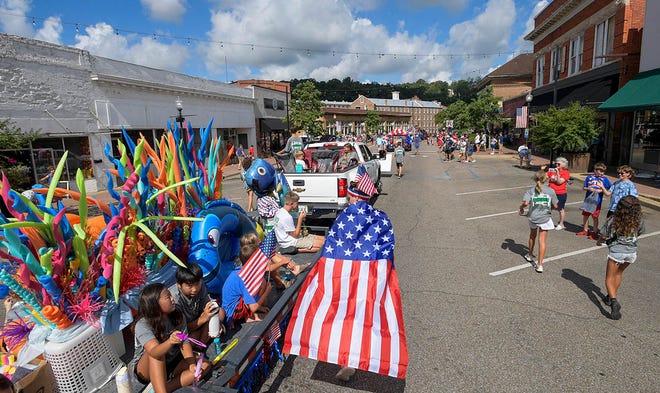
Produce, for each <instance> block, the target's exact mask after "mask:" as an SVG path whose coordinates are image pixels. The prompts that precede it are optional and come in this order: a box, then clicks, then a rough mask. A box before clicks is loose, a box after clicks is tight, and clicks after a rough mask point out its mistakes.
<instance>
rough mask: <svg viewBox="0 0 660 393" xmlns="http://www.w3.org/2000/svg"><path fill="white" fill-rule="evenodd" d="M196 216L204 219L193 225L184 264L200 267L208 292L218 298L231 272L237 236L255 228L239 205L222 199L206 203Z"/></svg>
mask: <svg viewBox="0 0 660 393" xmlns="http://www.w3.org/2000/svg"><path fill="white" fill-rule="evenodd" d="M197 217H199V218H203V219H204V220H203V221H195V222H194V223H193V226H192V229H191V231H190V249H189V252H188V261H189V262H195V263H197V264H198V265H199V267H201V268H202V272H203V273H204V283H205V284H206V289H207V290H208V291H209V293H212V294H216V295H220V294H221V293H222V286H223V285H224V283H225V280H226V279H227V277H228V276H229V274H230V273H231V272H232V270H234V261H235V260H236V258H237V257H238V253H239V251H240V239H241V236H243V235H245V234H247V233H256V232H257V229H256V227H255V224H254V222H253V221H252V220H251V219H250V217H248V215H247V214H246V213H245V211H244V210H243V209H242V208H241V207H240V206H239V205H237V204H235V203H233V202H229V201H227V200H224V199H220V200H216V201H211V202H209V203H208V204H207V206H206V208H205V209H204V210H202V211H201V212H199V214H198V215H197Z"/></svg>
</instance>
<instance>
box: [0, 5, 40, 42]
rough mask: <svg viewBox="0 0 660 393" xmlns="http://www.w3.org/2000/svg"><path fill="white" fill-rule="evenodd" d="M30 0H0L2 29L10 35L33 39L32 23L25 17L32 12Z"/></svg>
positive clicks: (0, 24)
mask: <svg viewBox="0 0 660 393" xmlns="http://www.w3.org/2000/svg"><path fill="white" fill-rule="evenodd" d="M30 6H31V3H30V1H29V0H0V28H2V31H4V32H5V33H8V34H14V35H20V36H23V37H32V34H33V29H32V21H28V20H27V18H26V17H25V15H26V14H27V13H28V11H29V10H30Z"/></svg>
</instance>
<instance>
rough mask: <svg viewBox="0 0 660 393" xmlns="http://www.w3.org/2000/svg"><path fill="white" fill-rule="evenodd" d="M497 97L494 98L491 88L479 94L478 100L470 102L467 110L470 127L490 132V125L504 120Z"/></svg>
mask: <svg viewBox="0 0 660 393" xmlns="http://www.w3.org/2000/svg"><path fill="white" fill-rule="evenodd" d="M498 101H499V100H498V98H497V97H493V88H492V87H491V86H489V87H488V89H487V90H486V91H485V92H482V93H479V94H478V95H477V99H476V100H474V101H472V102H470V104H469V105H468V108H467V112H468V119H469V124H468V127H470V128H472V129H476V130H488V125H489V124H493V123H495V122H499V121H500V120H501V118H502V113H501V112H500V104H499V102H498Z"/></svg>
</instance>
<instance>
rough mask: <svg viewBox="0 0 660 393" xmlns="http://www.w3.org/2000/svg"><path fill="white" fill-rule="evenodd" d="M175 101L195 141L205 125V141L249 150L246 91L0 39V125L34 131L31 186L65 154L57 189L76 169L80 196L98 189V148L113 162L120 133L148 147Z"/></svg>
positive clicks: (103, 164)
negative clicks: (109, 152)
mask: <svg viewBox="0 0 660 393" xmlns="http://www.w3.org/2000/svg"><path fill="white" fill-rule="evenodd" d="M177 100H180V102H181V106H182V111H181V112H180V113H181V114H182V115H183V117H184V118H185V120H186V123H188V122H190V123H191V126H192V128H193V129H194V130H195V132H196V133H195V134H196V135H198V134H197V131H198V130H199V128H200V127H206V126H207V125H208V124H209V121H210V120H211V119H213V125H212V130H213V132H212V135H213V136H220V137H222V141H223V145H224V144H226V142H228V141H230V142H232V143H233V144H235V145H236V143H237V142H238V141H239V140H240V141H247V145H252V144H253V145H257V140H256V135H255V109H254V108H255V98H254V91H253V89H250V88H244V87H239V86H236V85H232V84H226V83H221V82H217V81H212V80H206V79H201V78H195V77H191V76H187V75H183V74H178V73H174V72H169V71H163V70H157V69H153V68H148V67H143V66H139V65H135V64H129V63H125V62H121V61H116V60H111V59H107V58H103V57H98V56H93V55H91V54H90V53H89V52H87V51H84V50H80V49H75V48H70V47H64V46H60V45H54V44H50V43H46V42H42V41H36V40H32V39H27V38H23V37H17V36H11V35H7V34H0V119H10V120H11V121H12V122H13V123H14V125H15V126H17V127H20V128H21V129H23V130H30V129H33V130H35V131H36V130H39V132H40V134H41V137H40V138H39V139H38V140H36V141H35V142H33V146H32V150H31V152H30V154H31V156H32V160H31V161H32V163H31V164H30V165H32V167H33V172H34V176H35V180H36V179H39V178H40V177H42V176H43V175H44V174H46V173H47V171H48V167H49V166H51V165H53V164H56V163H57V162H58V161H59V158H60V157H61V156H62V154H63V152H64V151H65V150H67V151H69V156H68V157H69V158H68V160H67V166H66V168H65V175H64V177H63V180H65V181H68V183H66V184H65V185H68V186H70V187H71V188H72V189H73V188H75V182H74V181H73V180H74V179H75V173H76V170H77V169H78V168H81V169H83V174H84V175H85V177H86V179H87V180H86V185H85V187H86V188H87V190H88V191H95V190H96V189H97V188H98V189H103V188H105V187H106V184H107V177H106V174H105V169H110V168H112V165H111V164H110V162H109V160H107V159H106V158H105V155H104V149H105V146H106V144H111V146H112V148H113V150H114V152H115V153H114V155H115V156H117V154H118V153H117V150H116V145H117V143H116V142H117V140H121V139H122V133H121V128H122V126H123V127H124V128H125V129H126V130H127V132H128V133H129V134H130V135H131V137H132V138H133V140H136V139H137V137H138V136H139V135H140V134H142V135H144V136H145V137H147V138H148V139H149V142H150V143H151V144H152V146H153V144H154V141H156V140H158V139H159V137H160V135H162V133H163V130H164V129H165V127H166V122H167V121H168V120H169V121H170V122H171V123H172V124H174V123H175V121H176V118H177V117H178V116H179V112H178V110H177V104H176V101H177ZM1 149H2V147H0V150H1ZM223 151H224V150H223Z"/></svg>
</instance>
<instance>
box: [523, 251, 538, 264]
mask: <svg viewBox="0 0 660 393" xmlns="http://www.w3.org/2000/svg"><path fill="white" fill-rule="evenodd" d="M523 258H525V260H526V261H527V262H529V263H531V264H532V265H536V257H535V256H534V255H531V254H525V256H524V257H523Z"/></svg>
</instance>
